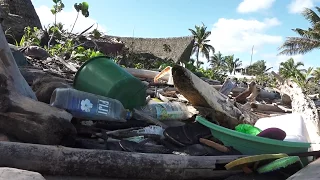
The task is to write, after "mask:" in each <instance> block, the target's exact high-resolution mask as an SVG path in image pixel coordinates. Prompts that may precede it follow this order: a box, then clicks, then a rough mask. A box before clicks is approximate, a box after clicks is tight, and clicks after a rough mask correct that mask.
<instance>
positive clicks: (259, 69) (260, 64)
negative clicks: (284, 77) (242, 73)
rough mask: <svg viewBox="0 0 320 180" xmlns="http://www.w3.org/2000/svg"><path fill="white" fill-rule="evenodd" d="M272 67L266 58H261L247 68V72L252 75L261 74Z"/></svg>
mask: <svg viewBox="0 0 320 180" xmlns="http://www.w3.org/2000/svg"><path fill="white" fill-rule="evenodd" d="M271 68H272V67H270V68H267V66H266V61H265V60H259V61H257V62H255V63H253V64H252V65H250V66H248V67H247V68H246V71H247V72H246V74H247V75H250V76H259V75H263V74H265V73H266V72H267V71H269V70H270V69H271Z"/></svg>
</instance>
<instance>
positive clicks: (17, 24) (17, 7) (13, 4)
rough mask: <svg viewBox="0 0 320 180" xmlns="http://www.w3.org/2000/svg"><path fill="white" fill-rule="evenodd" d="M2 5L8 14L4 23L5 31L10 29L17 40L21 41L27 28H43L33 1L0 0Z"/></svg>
mask: <svg viewBox="0 0 320 180" xmlns="http://www.w3.org/2000/svg"><path fill="white" fill-rule="evenodd" d="M0 5H1V7H2V9H3V10H4V11H5V12H6V13H7V14H8V15H7V17H6V18H4V21H3V23H2V26H3V29H4V30H7V29H9V28H10V30H11V31H10V32H11V34H12V35H13V36H15V38H16V39H17V40H20V38H21V37H22V35H23V34H24V28H25V27H27V26H30V27H38V28H42V26H41V22H40V19H39V17H38V15H37V13H36V10H35V9H34V6H33V4H32V2H31V0H0Z"/></svg>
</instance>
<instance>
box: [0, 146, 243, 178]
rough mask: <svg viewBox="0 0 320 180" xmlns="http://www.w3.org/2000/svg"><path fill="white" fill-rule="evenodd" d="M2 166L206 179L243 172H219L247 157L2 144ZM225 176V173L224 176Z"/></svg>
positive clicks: (72, 173) (63, 172) (43, 171)
mask: <svg viewBox="0 0 320 180" xmlns="http://www.w3.org/2000/svg"><path fill="white" fill-rule="evenodd" d="M0 152H1V153H0V159H1V161H0V166H1V167H13V168H19V169H24V170H31V171H36V172H39V173H41V174H46V175H64V176H87V177H113V178H132V179H174V180H176V179H203V178H211V179H215V178H218V177H219V178H221V176H224V177H225V176H228V175H229V176H230V175H231V174H234V173H238V172H239V171H230V172H229V173H228V174H226V171H215V170H214V169H215V168H216V165H217V164H226V163H229V162H231V161H233V160H235V159H238V158H239V157H243V156H181V155H170V154H144V153H128V152H121V151H107V150H84V149H75V148H65V147H56V146H45V145H35V144H23V143H11V142H0ZM222 172H223V173H222Z"/></svg>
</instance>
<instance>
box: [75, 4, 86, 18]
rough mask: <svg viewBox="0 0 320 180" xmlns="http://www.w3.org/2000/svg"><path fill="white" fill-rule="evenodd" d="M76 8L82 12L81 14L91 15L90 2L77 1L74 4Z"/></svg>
mask: <svg viewBox="0 0 320 180" xmlns="http://www.w3.org/2000/svg"><path fill="white" fill-rule="evenodd" d="M74 9H75V10H76V11H77V12H78V13H79V12H81V14H82V15H83V16H84V17H89V4H88V3H87V2H82V3H79V4H78V3H75V4H74Z"/></svg>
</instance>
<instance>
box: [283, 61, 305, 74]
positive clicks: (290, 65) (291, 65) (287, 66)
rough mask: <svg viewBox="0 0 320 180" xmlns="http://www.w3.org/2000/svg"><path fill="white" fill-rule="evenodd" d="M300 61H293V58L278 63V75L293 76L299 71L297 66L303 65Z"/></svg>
mask: <svg viewBox="0 0 320 180" xmlns="http://www.w3.org/2000/svg"><path fill="white" fill-rule="evenodd" d="M303 66H304V64H303V63H302V62H297V63H295V62H294V59H293V58H290V59H288V60H287V61H285V62H282V63H280V75H281V76H282V77H284V78H295V77H296V76H297V74H298V73H300V69H299V67H303Z"/></svg>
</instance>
